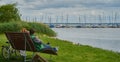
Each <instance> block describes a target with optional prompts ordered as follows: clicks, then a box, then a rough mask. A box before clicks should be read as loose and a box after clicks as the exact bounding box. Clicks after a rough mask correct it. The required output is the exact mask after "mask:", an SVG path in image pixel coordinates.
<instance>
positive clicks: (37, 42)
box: [29, 29, 58, 52]
mask: <svg viewBox="0 0 120 62" xmlns="http://www.w3.org/2000/svg"><path fill="white" fill-rule="evenodd" d="M29 33H30V37H31V39H32V41H33V42H34V45H35V47H36V49H37V50H38V51H42V50H44V49H51V50H53V51H54V52H57V50H58V49H57V48H55V47H54V48H53V47H51V46H50V45H49V43H47V44H44V43H43V42H42V41H41V40H40V39H39V38H38V37H36V36H35V35H34V33H35V30H34V29H30V30H29Z"/></svg>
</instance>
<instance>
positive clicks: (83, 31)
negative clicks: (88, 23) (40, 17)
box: [52, 28, 120, 52]
mask: <svg viewBox="0 0 120 62" xmlns="http://www.w3.org/2000/svg"><path fill="white" fill-rule="evenodd" d="M52 29H53V30H54V31H55V32H56V33H57V37H58V38H59V39H63V40H69V41H71V42H73V43H80V44H82V45H90V46H93V47H98V48H102V49H107V50H112V51H116V52H120V28H52Z"/></svg>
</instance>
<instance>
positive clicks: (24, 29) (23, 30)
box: [21, 28, 29, 33]
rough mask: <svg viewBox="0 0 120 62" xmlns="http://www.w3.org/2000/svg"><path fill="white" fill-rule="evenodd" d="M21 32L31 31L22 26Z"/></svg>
mask: <svg viewBox="0 0 120 62" xmlns="http://www.w3.org/2000/svg"><path fill="white" fill-rule="evenodd" d="M21 32H27V33H29V31H28V30H27V29H26V28H22V30H21Z"/></svg>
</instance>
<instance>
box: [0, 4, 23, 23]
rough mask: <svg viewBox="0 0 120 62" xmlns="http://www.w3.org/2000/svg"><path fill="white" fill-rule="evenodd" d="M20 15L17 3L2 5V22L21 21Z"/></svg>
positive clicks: (0, 18)
mask: <svg viewBox="0 0 120 62" xmlns="http://www.w3.org/2000/svg"><path fill="white" fill-rule="evenodd" d="M20 20H21V19H20V15H19V12H18V9H17V8H16V4H7V5H2V6H0V22H9V21H20Z"/></svg>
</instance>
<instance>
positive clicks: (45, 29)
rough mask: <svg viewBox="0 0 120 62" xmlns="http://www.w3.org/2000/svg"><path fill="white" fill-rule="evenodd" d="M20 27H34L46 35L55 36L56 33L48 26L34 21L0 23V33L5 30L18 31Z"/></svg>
mask: <svg viewBox="0 0 120 62" xmlns="http://www.w3.org/2000/svg"><path fill="white" fill-rule="evenodd" d="M22 28H27V29H31V28H33V29H35V30H36V32H38V33H41V34H46V35H48V36H56V33H55V32H54V31H53V30H52V29H50V28H49V26H47V25H45V24H42V23H36V22H8V23H0V33H4V32H6V31H12V32H18V31H20V30H21V29H22Z"/></svg>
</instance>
